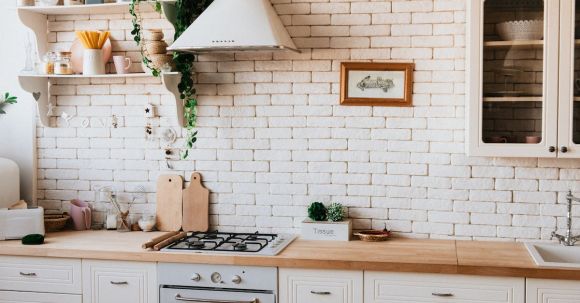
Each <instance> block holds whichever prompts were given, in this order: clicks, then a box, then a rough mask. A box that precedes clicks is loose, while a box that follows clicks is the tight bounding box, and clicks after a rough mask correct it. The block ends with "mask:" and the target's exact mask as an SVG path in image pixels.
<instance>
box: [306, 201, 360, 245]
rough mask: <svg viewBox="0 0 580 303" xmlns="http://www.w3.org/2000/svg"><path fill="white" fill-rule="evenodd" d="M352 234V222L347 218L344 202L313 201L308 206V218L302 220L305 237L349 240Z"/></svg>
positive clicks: (309, 238) (308, 238)
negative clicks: (325, 202)
mask: <svg viewBox="0 0 580 303" xmlns="http://www.w3.org/2000/svg"><path fill="white" fill-rule="evenodd" d="M351 234H352V222H351V220H349V219H346V211H345V207H344V206H343V205H342V204H340V203H331V204H330V205H328V206H325V205H324V204H323V203H321V202H313V203H312V204H310V206H308V218H307V219H305V220H304V221H302V238H303V239H307V240H327V241H349V240H350V235H351Z"/></svg>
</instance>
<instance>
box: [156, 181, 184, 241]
mask: <svg viewBox="0 0 580 303" xmlns="http://www.w3.org/2000/svg"><path fill="white" fill-rule="evenodd" d="M182 196H183V178H182V177H181V176H179V175H164V176H160V177H159V179H157V229H159V230H160V231H179V230H181V223H182V212H183V208H182Z"/></svg>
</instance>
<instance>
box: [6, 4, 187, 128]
mask: <svg viewBox="0 0 580 303" xmlns="http://www.w3.org/2000/svg"><path fill="white" fill-rule="evenodd" d="M141 10H142V11H143V12H149V11H151V12H153V11H154V10H153V7H152V6H148V5H143V6H142V7H141ZM17 12H18V16H19V19H20V21H21V23H22V24H24V25H25V26H26V27H28V28H29V29H30V30H31V31H32V32H33V34H34V37H35V41H36V43H35V44H36V52H35V53H36V55H29V57H31V58H29V59H30V60H31V61H32V60H36V61H37V62H39V64H38V65H39V66H36V67H30V69H29V70H28V71H25V72H22V73H21V74H20V75H19V76H18V78H19V82H20V85H21V86H22V88H23V89H24V90H25V91H27V92H29V93H31V94H32V96H33V98H34V100H36V102H37V104H38V116H39V119H40V122H41V124H42V125H43V126H44V127H52V126H51V125H50V115H49V113H50V112H51V107H52V105H51V104H50V93H49V92H50V91H49V85H50V83H51V81H56V80H57V79H62V78H73V79H74V78H141V77H153V75H152V74H151V73H147V72H123V73H106V74H91V75H86V74H82V73H81V72H79V71H78V68H73V67H74V66H77V67H78V65H75V62H74V58H71V53H70V52H60V53H56V54H54V53H51V52H49V51H48V38H47V36H48V35H47V33H48V16H51V15H70V16H74V15H96V14H107V15H110V14H122V13H129V2H126V3H106V4H86V5H69V6H66V5H59V6H26V7H18V8H17ZM73 47H74V45H73ZM30 48H31V47H30ZM71 48H72V47H71ZM109 51H112V50H111V49H110V48H109ZM30 52H31V53H32V51H30ZM38 54H47V55H46V57H45V58H42V59H41V58H32V57H38ZM123 59H124V58H123ZM124 60H128V59H124ZM81 63H82V61H81ZM77 64H78V63H77ZM81 65H82V64H81ZM160 78H161V80H162V84H163V85H164V86H165V88H166V89H167V91H168V92H169V93H171V94H172V95H173V96H174V97H175V104H176V108H177V110H176V112H177V119H178V123H179V125H182V126H185V121H184V120H185V119H184V115H183V113H184V112H183V111H184V109H183V101H182V100H181V98H180V93H179V90H178V84H179V82H180V80H181V74H180V73H177V72H169V71H165V72H163V73H162V74H161V76H160Z"/></svg>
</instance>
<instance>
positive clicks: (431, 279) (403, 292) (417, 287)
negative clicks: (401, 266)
mask: <svg viewBox="0 0 580 303" xmlns="http://www.w3.org/2000/svg"><path fill="white" fill-rule="evenodd" d="M524 285H525V280H524V278H495V277H493V278H488V277H474V276H461V275H439V274H409V273H381V272H365V302H367V303H396V302H479V303H485V302H490V303H491V302H493V303H523V302H524V295H525V288H524Z"/></svg>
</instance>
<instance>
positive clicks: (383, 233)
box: [354, 230, 391, 242]
mask: <svg viewBox="0 0 580 303" xmlns="http://www.w3.org/2000/svg"><path fill="white" fill-rule="evenodd" d="M354 235H355V236H358V237H359V238H360V239H361V240H362V241H366V242H381V241H387V240H388V239H389V238H390V237H391V232H390V231H388V230H365V231H360V232H357V233H355V234H354Z"/></svg>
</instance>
